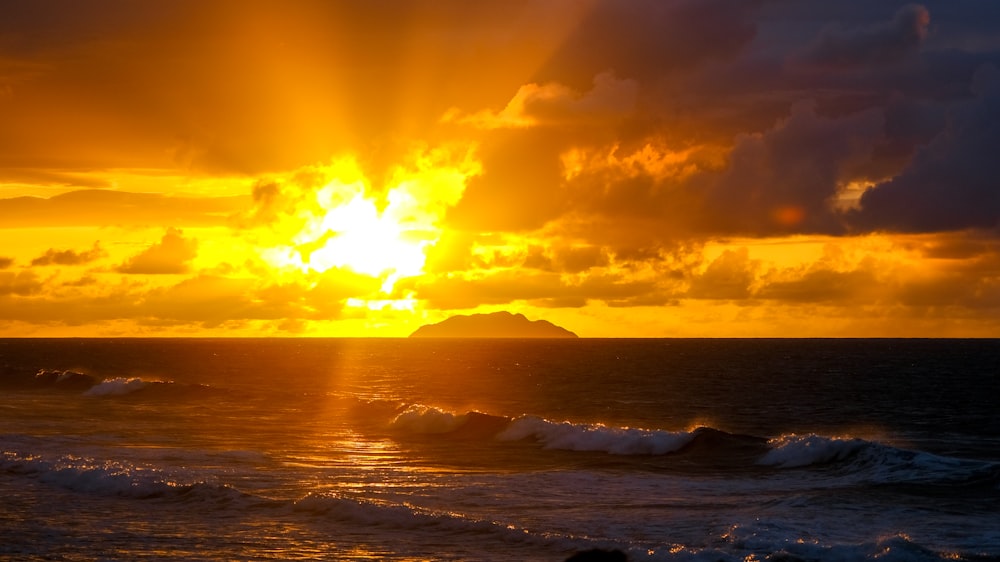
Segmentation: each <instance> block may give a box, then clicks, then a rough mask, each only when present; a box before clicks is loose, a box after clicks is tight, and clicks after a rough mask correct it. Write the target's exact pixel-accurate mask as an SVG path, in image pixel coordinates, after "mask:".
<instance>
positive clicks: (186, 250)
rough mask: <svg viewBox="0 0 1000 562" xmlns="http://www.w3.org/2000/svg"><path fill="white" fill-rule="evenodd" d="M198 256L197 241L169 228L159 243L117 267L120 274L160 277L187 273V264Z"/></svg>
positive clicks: (188, 267)
mask: <svg viewBox="0 0 1000 562" xmlns="http://www.w3.org/2000/svg"><path fill="white" fill-rule="evenodd" d="M197 255H198V241H197V240H194V239H189V238H185V237H184V233H183V232H181V231H180V230H178V229H176V228H169V229H167V232H166V233H164V235H163V238H162V239H160V241H159V242H157V243H156V244H153V245H152V246H150V247H149V248H146V249H145V250H143V251H142V252H141V253H139V254H137V255H135V256H133V257H131V258H129V259H128V260H127V261H126V262H125V263H123V264H122V265H120V266H119V267H118V271H119V272H121V273H132V274H145V275H160V274H177V273H187V272H188V270H189V269H190V265H189V262H190V261H191V260H193V259H194V258H195V256H197Z"/></svg>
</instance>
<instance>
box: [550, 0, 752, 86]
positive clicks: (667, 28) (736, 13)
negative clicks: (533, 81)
mask: <svg viewBox="0 0 1000 562" xmlns="http://www.w3.org/2000/svg"><path fill="white" fill-rule="evenodd" d="M760 4H761V2H759V1H756V0H635V1H631V2H619V1H616V0H597V1H596V2H595V3H594V5H593V8H592V10H591V11H590V13H589V14H588V16H587V17H586V18H585V19H584V20H583V21H582V22H581V23H580V25H579V26H578V27H577V28H576V29H575V30H574V31H573V33H572V34H571V35H570V36H569V37H568V38H567V39H566V41H565V42H564V43H563V44H562V46H561V47H560V48H559V50H558V51H556V52H555V53H554V54H553V56H552V57H551V59H550V60H549V61H548V62H547V64H546V65H545V66H544V67H543V68H542V69H541V70H540V71H539V72H538V75H537V76H536V78H537V79H539V80H542V81H547V80H557V81H560V82H563V83H566V84H569V85H572V86H575V87H583V86H585V85H586V84H587V83H589V82H590V80H591V79H592V77H593V76H595V75H597V74H599V73H600V72H603V71H606V70H612V71H614V72H615V73H616V74H617V75H619V76H622V77H625V78H635V79H639V80H641V81H644V82H651V81H656V80H657V79H659V78H660V77H661V76H663V75H665V74H669V73H671V72H675V71H677V70H683V69H689V68H691V67H695V66H697V65H699V64H701V63H703V62H705V61H707V60H715V59H720V58H726V57H731V56H734V55H735V54H737V53H738V52H739V51H740V50H741V49H742V48H743V47H744V46H746V45H747V44H748V43H749V42H750V41H751V40H752V39H753V38H754V35H755V33H756V26H755V25H754V21H753V18H752V16H753V14H754V12H755V10H756V8H757V7H758V6H759V5H760Z"/></svg>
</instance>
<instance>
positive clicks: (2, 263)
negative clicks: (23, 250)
mask: <svg viewBox="0 0 1000 562" xmlns="http://www.w3.org/2000/svg"><path fill="white" fill-rule="evenodd" d="M12 265H14V258H8V257H4V256H0V269H7V268H8V267H10V266H12Z"/></svg>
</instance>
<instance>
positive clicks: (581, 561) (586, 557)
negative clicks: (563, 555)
mask: <svg viewBox="0 0 1000 562" xmlns="http://www.w3.org/2000/svg"><path fill="white" fill-rule="evenodd" d="M566 562H628V557H627V556H625V553H624V552H622V551H620V550H618V549H615V550H604V549H603V548H593V549H591V550H584V551H583V552H577V553H576V554H574V555H573V556H570V557H569V558H567V559H566Z"/></svg>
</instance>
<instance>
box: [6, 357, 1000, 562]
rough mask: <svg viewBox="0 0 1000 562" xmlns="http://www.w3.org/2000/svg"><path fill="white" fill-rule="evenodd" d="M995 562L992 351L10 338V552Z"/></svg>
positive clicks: (995, 379)
mask: <svg viewBox="0 0 1000 562" xmlns="http://www.w3.org/2000/svg"><path fill="white" fill-rule="evenodd" d="M594 548H600V549H618V550H621V551H623V552H624V553H626V554H627V556H628V559H629V560H633V561H642V560H671V561H673V560H696V561H717V560H721V561H744V562H749V561H763V560H774V561H777V560H781V561H785V562H791V561H799V560H803V561H805V560H809V561H814V560H816V561H853V560H880V561H925V560H927V561H929V560H976V561H983V560H1000V340H890V339H872V340H865V339H859V340H821V339H819V340H817V339H808V340H794V339H779V340H731V339H720V340H713V339H690V340H688V339H655V340H629V339H623V340H613V339H609V340H592V339H579V340H427V339H421V340H407V339H253V340H246V339H64V340H60V339H7V340H0V559H3V560H73V561H76V560H397V561H398V560H475V561H478V560H482V561H494V560H495V561H501V560H502V561H510V560H526V561H561V560H564V559H565V558H566V557H568V556H570V555H572V554H573V553H576V552H581V551H585V550H589V549H594Z"/></svg>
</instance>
